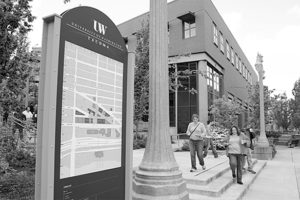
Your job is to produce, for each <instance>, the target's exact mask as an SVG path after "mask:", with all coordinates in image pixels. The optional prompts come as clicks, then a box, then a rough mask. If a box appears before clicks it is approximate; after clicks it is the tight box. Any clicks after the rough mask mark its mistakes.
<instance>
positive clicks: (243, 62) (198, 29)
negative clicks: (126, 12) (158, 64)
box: [118, 0, 258, 133]
mask: <svg viewBox="0 0 300 200" xmlns="http://www.w3.org/2000/svg"><path fill="white" fill-rule="evenodd" d="M148 18H149V13H145V14H142V15H140V16H137V17H135V18H133V19H130V20H128V21H126V22H124V23H122V24H120V25H119V26H118V28H119V30H120V32H121V34H122V35H123V36H124V37H127V36H129V35H131V34H134V33H135V32H137V31H138V30H139V29H140V28H141V26H142V23H143V22H145V21H147V20H148ZM168 35H169V41H168V44H169V64H170V65H174V66H175V69H176V70H177V71H184V70H186V69H189V70H196V71H197V70H198V72H199V71H200V72H201V73H197V72H195V73H193V74H192V75H190V76H189V78H188V79H182V80H180V81H181V83H182V84H183V85H184V86H185V88H183V87H181V88H178V90H177V91H176V92H170V127H171V130H172V131H173V132H178V133H182V132H185V131H186V128H187V125H188V123H189V121H190V120H191V115H192V114H193V113H199V116H200V120H201V121H202V122H206V121H207V120H208V117H209V115H208V110H209V107H210V106H211V105H212V103H213V100H214V99H217V98H220V97H222V96H223V95H225V96H226V97H227V98H228V99H230V100H235V101H237V102H238V103H239V104H240V105H241V106H243V108H244V109H245V110H248V109H249V105H248V102H247V99H248V89H247V88H248V86H249V85H252V84H254V83H255V82H256V81H258V76H257V74H256V72H255V71H254V68H253V67H252V66H251V64H250V62H249V61H248V59H247V57H246V56H245V54H244V53H243V50H242V49H241V47H240V46H239V44H238V42H237V41H236V39H235V38H234V36H233V35H232V33H231V31H230V30H229V28H228V27H227V25H226V24H225V22H224V20H223V18H222V17H221V15H220V14H219V12H218V11H217V9H216V8H215V6H214V5H213V3H212V2H211V0H175V1H172V2H170V3H168ZM192 88H195V89H196V90H197V93H191V92H189V90H190V89H192ZM246 113H247V112H245V113H244V114H242V115H241V116H240V117H239V126H241V127H242V126H243V125H244V124H245V121H246V120H247V114H246Z"/></svg>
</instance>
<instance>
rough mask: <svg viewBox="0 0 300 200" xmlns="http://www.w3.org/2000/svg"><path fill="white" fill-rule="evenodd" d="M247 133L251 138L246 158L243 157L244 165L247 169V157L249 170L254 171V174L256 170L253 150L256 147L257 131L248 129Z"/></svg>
mask: <svg viewBox="0 0 300 200" xmlns="http://www.w3.org/2000/svg"><path fill="white" fill-rule="evenodd" d="M245 135H246V136H247V137H248V138H249V139H250V147H249V148H247V155H246V156H245V158H244V159H243V166H244V169H245V165H246V159H247V164H248V169H247V170H248V172H250V173H252V174H256V172H255V171H254V170H253V162H252V153H251V152H252V150H253V149H254V146H255V143H256V142H255V141H256V140H255V133H254V132H253V129H252V128H250V129H246V131H245Z"/></svg>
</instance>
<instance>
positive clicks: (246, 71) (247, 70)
mask: <svg viewBox="0 0 300 200" xmlns="http://www.w3.org/2000/svg"><path fill="white" fill-rule="evenodd" d="M248 73H249V72H248V69H246V77H245V78H246V80H247V81H248Z"/></svg>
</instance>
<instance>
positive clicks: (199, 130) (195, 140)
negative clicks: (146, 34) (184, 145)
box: [186, 114, 206, 172]
mask: <svg viewBox="0 0 300 200" xmlns="http://www.w3.org/2000/svg"><path fill="white" fill-rule="evenodd" d="M192 120H193V121H192V122H191V123H189V125H188V128H187V131H186V134H187V135H188V136H189V147H190V155H191V164H192V168H191V170H190V172H194V171H196V170H197V167H196V157H195V156H196V153H197V157H198V160H199V163H200V165H201V166H202V169H203V170H205V169H206V167H205V164H204V159H203V145H204V138H205V136H206V129H205V126H204V124H203V123H201V122H199V116H198V115H197V114H193V115H192Z"/></svg>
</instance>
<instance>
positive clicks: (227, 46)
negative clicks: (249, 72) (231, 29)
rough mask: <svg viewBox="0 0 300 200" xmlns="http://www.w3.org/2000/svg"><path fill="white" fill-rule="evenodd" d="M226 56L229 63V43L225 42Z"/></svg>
mask: <svg viewBox="0 0 300 200" xmlns="http://www.w3.org/2000/svg"><path fill="white" fill-rule="evenodd" d="M226 56H227V59H228V60H229V61H230V56H231V55H230V46H229V42H228V41H227V40H226Z"/></svg>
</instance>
